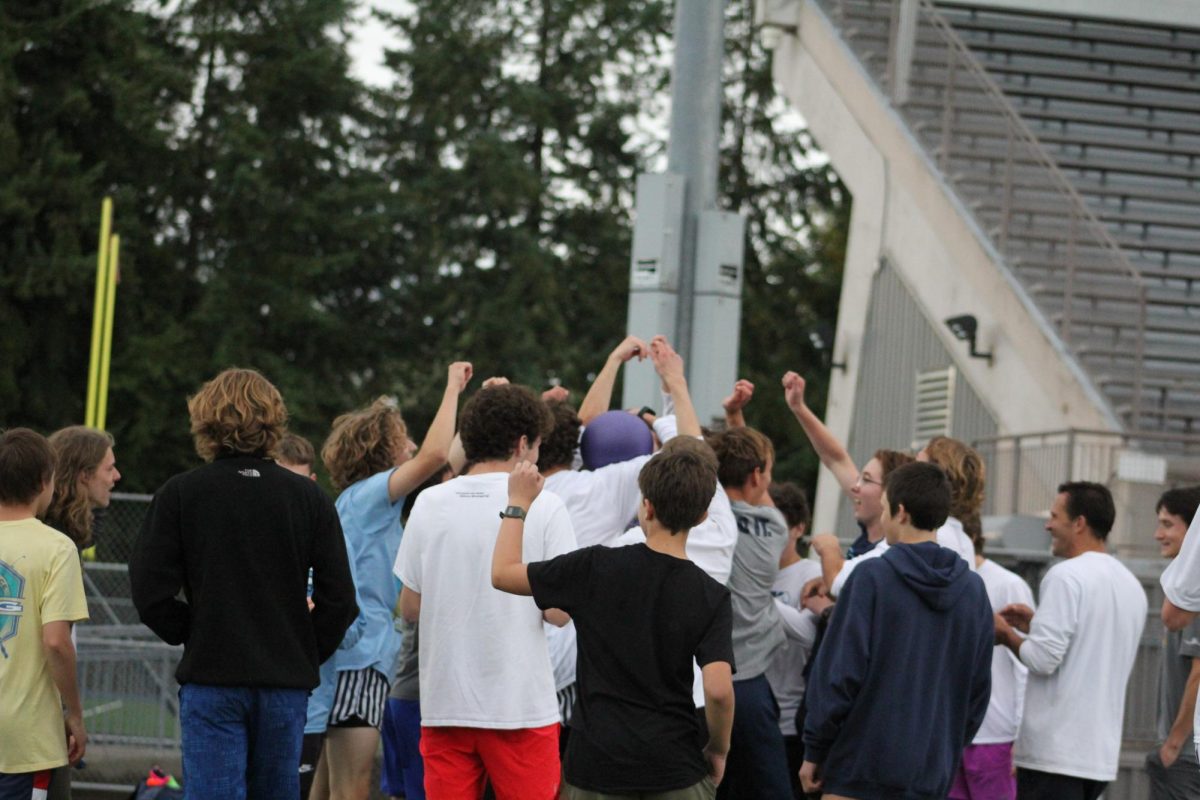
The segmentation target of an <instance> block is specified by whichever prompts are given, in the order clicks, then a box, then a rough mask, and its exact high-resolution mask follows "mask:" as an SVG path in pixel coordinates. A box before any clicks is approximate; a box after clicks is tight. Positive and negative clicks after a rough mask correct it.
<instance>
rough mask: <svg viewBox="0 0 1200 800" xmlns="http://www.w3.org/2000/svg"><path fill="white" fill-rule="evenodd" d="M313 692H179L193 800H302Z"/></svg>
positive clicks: (188, 687) (189, 688) (193, 688)
mask: <svg viewBox="0 0 1200 800" xmlns="http://www.w3.org/2000/svg"><path fill="white" fill-rule="evenodd" d="M307 702H308V692H306V691H304V690H303V689H250V688H240V687H233V686H201V685H199V684H195V683H188V684H184V685H183V686H181V687H180V688H179V724H180V728H181V729H182V731H183V785H184V797H185V798H187V800H247V799H248V800H296V798H297V797H299V796H300V776H299V774H298V773H297V771H296V765H297V764H299V763H300V744H301V741H302V739H303V736H304V711H305V706H306V705H307Z"/></svg>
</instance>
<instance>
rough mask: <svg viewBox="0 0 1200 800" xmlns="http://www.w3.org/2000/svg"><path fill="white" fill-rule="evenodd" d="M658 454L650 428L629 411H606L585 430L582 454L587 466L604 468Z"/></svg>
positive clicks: (581, 445) (589, 467)
mask: <svg viewBox="0 0 1200 800" xmlns="http://www.w3.org/2000/svg"><path fill="white" fill-rule="evenodd" d="M652 452H654V437H653V436H652V435H651V433H650V426H649V425H647V424H646V423H645V421H644V420H642V419H640V418H639V417H635V416H634V415H633V414H630V413H629V412H628V411H606V412H604V413H603V414H601V415H600V416H598V417H596V418H595V419H594V420H592V421H591V422H590V423H588V426H587V427H586V428H584V429H583V437H582V439H581V440H580V442H579V453H580V455H582V456H583V466H584V467H586V468H587V469H600V468H601V467H604V466H608V465H609V464H615V463H617V462H618V461H628V460H629V459H631V458H637V457H638V456H645V455H649V454H650V453H652Z"/></svg>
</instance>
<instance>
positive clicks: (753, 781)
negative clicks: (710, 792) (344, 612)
mask: <svg viewBox="0 0 1200 800" xmlns="http://www.w3.org/2000/svg"><path fill="white" fill-rule="evenodd" d="M733 695H734V708H733V735H732V736H731V737H730V743H729V758H728V759H727V760H726V761H725V779H724V780H723V781H721V785H720V787H718V789H717V797H718V798H720V799H721V800H758V798H776V797H780V798H789V797H791V796H792V785H791V780H790V779H789V778H788V765H787V751H786V750H784V747H783V734H782V733H781V732H780V730H779V705H778V704H777V703H776V702H775V695H774V693H772V692H771V686H770V684H768V683H767V677H766V676H765V675H759V676H758V677H756V678H749V679H748V680H744V681H734V682H733Z"/></svg>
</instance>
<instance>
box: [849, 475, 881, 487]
mask: <svg viewBox="0 0 1200 800" xmlns="http://www.w3.org/2000/svg"><path fill="white" fill-rule="evenodd" d="M854 485H855V486H869V485H874V486H883V481H877V480H875V479H874V478H872V477H871V476H870V475H867V474H866V473H865V472H860V473H859V475H858V480H856V481H855V482H854Z"/></svg>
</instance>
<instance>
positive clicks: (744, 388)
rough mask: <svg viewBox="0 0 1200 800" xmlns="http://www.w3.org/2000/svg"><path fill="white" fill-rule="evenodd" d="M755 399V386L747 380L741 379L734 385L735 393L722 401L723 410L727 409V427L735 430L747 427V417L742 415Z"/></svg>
mask: <svg viewBox="0 0 1200 800" xmlns="http://www.w3.org/2000/svg"><path fill="white" fill-rule="evenodd" d="M752 397H754V384H753V383H751V382H750V381H748V380H746V379H745V378H741V379H739V380H738V382H737V383H735V384H734V385H733V392H731V393H730V395H729V396H728V397H726V398H725V399H724V400H722V401H721V408H723V409H725V427H726V428H729V429H730V430H733V429H734V428H744V427H746V417H745V416H744V415H743V414H742V409H744V408H745V407H746V406H747V405H748V404H749V403H750V399H751V398H752Z"/></svg>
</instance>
